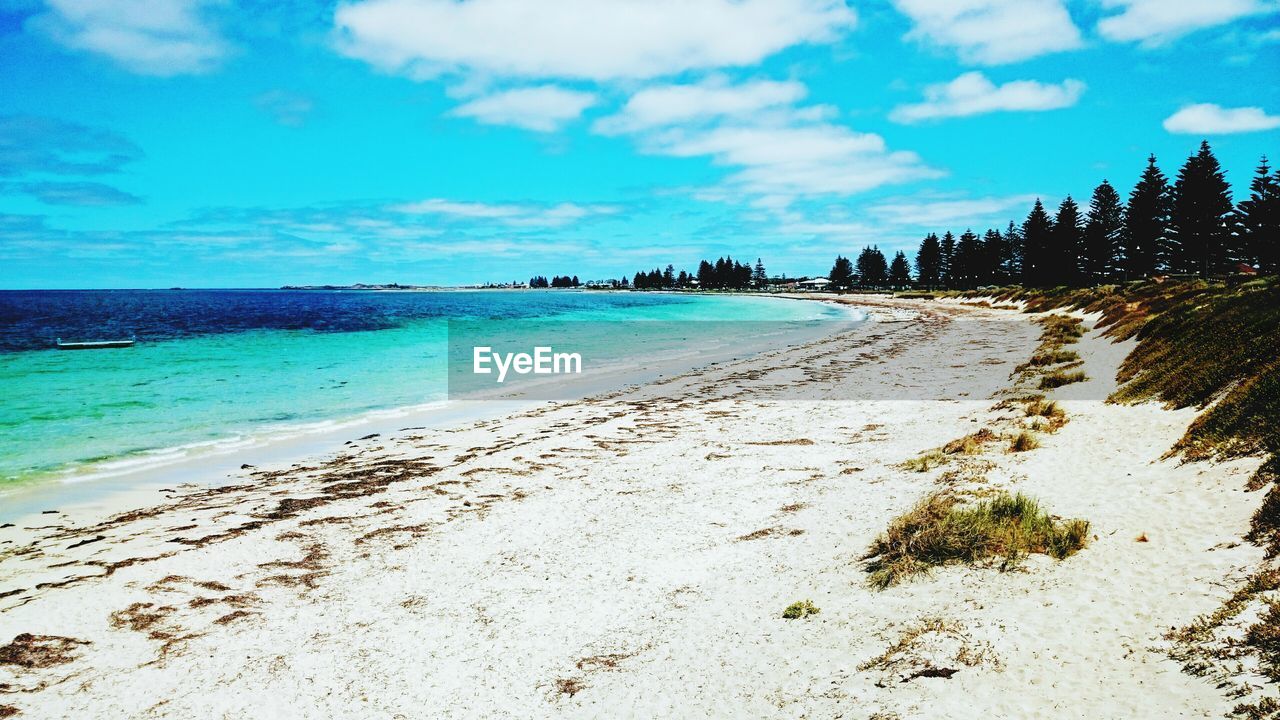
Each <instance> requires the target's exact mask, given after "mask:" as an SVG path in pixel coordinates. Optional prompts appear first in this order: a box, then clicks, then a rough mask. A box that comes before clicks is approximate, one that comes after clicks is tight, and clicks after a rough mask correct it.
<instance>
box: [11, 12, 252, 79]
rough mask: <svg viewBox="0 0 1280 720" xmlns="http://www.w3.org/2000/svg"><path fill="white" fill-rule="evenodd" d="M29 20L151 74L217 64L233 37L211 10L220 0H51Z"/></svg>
mask: <svg viewBox="0 0 1280 720" xmlns="http://www.w3.org/2000/svg"><path fill="white" fill-rule="evenodd" d="M46 3H47V5H48V10H47V11H46V12H44V13H41V14H39V15H36V16H35V17H32V18H31V19H30V20H28V21H27V26H28V27H29V28H31V29H34V30H36V31H38V32H41V33H43V34H45V35H47V36H48V37H50V38H52V39H53V40H54V41H56V42H58V43H59V44H61V45H64V46H66V47H68V48H72V49H74V50H83V51H87V52H92V53H98V54H101V55H105V56H107V57H109V58H111V59H112V60H114V61H115V62H116V63H118V64H120V65H121V66H122V67H124V68H125V69H127V70H130V71H132V72H136V73H141V74H146V75H160V76H171V75H183V74H189V73H200V72H205V71H208V70H210V69H212V68H213V67H215V66H216V65H217V63H218V61H219V60H221V59H222V57H223V56H224V55H226V53H227V52H228V46H227V43H226V42H225V41H224V40H223V39H222V38H221V37H220V36H219V35H218V33H217V32H216V31H215V30H214V29H213V28H212V27H211V26H210V25H209V24H208V23H207V21H206V18H205V14H206V13H205V11H206V10H207V8H208V7H210V6H212V5H216V4H220V0H46Z"/></svg>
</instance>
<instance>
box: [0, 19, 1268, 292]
mask: <svg viewBox="0 0 1280 720" xmlns="http://www.w3.org/2000/svg"><path fill="white" fill-rule="evenodd" d="M1277 77H1280V2H1277V0H1215V2H1213V3H1206V2H1189V1H1186V0H1083V1H1080V2H1069V1H1066V0H893V1H892V2H889V1H885V2H849V3H844V2H840V1H838V0H644V1H640V0H537V1H535V0H463V1H461V2H459V1H456V0H354V1H348V2H341V3H308V2H302V1H301V0H287V1H282V2H271V1H269V0H0V287H4V288H32V287H169V286H184V287H233V286H234V287H244V286H250V287H264V286H277V285H280V284H285V283H294V284H302V283H351V282H401V283H420V284H465V283H478V282H485V281H493V282H500V281H509V280H513V279H527V278H528V277H529V276H530V275H533V274H543V275H551V274H562V273H568V274H577V275H579V276H580V277H582V278H583V279H587V278H605V277H617V276H620V275H623V274H630V273H632V272H634V271H635V270H636V269H639V268H642V267H652V266H654V265H657V264H663V265H665V264H666V263H667V262H673V263H675V265H676V266H677V268H682V267H683V268H689V269H693V268H694V267H696V264H697V261H698V260H699V259H700V258H702V257H714V256H717V255H720V254H724V253H733V254H734V255H735V256H736V257H740V258H743V259H749V260H754V259H755V258H756V257H762V258H763V259H764V261H765V264H766V265H767V266H768V268H769V269H770V271H771V272H772V273H774V274H777V273H781V272H785V273H787V274H789V275H799V274H806V273H807V274H820V273H823V272H825V271H826V270H827V269H828V268H829V267H830V265H831V259H832V258H833V257H834V256H835V255H836V254H837V253H843V254H846V255H847V254H850V253H855V252H856V251H857V250H858V249H859V248H861V247H862V246H864V245H867V244H873V243H874V244H878V245H879V246H880V247H881V248H882V249H887V250H897V249H905V250H909V251H911V252H909V254H912V252H913V251H914V248H915V246H916V245H917V243H918V241H919V238H920V237H921V236H922V235H923V234H924V233H926V232H929V231H939V232H940V231H944V230H948V229H952V230H956V231H962V230H964V229H965V228H966V227H973V228H974V229H984V228H986V227H988V226H992V225H994V226H998V227H1003V226H1004V225H1005V224H1006V223H1007V222H1008V221H1009V220H1010V219H1014V220H1019V221H1020V220H1021V219H1022V218H1023V217H1024V216H1025V214H1026V212H1027V210H1028V209H1029V205H1030V203H1031V201H1032V200H1033V199H1034V198H1035V197H1036V196H1040V197H1043V198H1045V199H1046V201H1049V202H1053V203H1055V204H1056V202H1057V201H1059V200H1060V199H1061V198H1062V197H1064V196H1066V195H1067V194H1072V195H1073V196H1075V197H1076V198H1077V199H1079V200H1081V201H1082V202H1083V201H1087V197H1088V195H1089V193H1090V191H1091V189H1092V188H1093V186H1094V185H1096V184H1097V183H1098V182H1099V181H1100V180H1102V179H1103V178H1107V179H1109V180H1110V181H1111V182H1112V183H1113V184H1115V185H1116V186H1117V188H1119V189H1120V191H1121V193H1122V194H1127V192H1128V190H1129V189H1130V188H1131V186H1132V184H1133V182H1134V181H1135V180H1136V179H1137V176H1138V174H1139V173H1140V171H1141V169H1142V167H1143V166H1144V164H1145V159H1146V156H1147V154H1148V153H1155V154H1156V155H1157V156H1158V158H1159V161H1160V164H1161V166H1162V167H1163V168H1164V170H1165V172H1166V173H1167V174H1169V175H1171V176H1172V175H1173V174H1175V173H1176V171H1177V168H1178V166H1179V165H1180V163H1181V162H1182V160H1184V159H1185V158H1186V156H1187V155H1188V154H1190V153H1191V152H1192V151H1193V150H1194V149H1195V148H1196V146H1197V145H1198V143H1199V141H1200V140H1201V138H1208V139H1209V141H1210V142H1211V143H1212V144H1213V147H1214V149H1215V151H1216V152H1217V154H1218V156H1219V158H1220V159H1221V161H1222V163H1223V165H1224V167H1225V168H1226V170H1227V174H1228V179H1229V180H1230V181H1231V182H1232V183H1233V185H1234V186H1235V188H1236V192H1237V194H1240V193H1241V192H1243V190H1244V188H1245V186H1246V185H1247V183H1248V179H1249V177H1250V175H1251V174H1252V172H1253V169H1254V167H1255V166H1256V164H1257V161H1258V158H1259V156H1260V155H1261V154H1263V153H1271V154H1272V155H1273V156H1275V155H1280V86H1278V83H1277V82H1276V78H1277Z"/></svg>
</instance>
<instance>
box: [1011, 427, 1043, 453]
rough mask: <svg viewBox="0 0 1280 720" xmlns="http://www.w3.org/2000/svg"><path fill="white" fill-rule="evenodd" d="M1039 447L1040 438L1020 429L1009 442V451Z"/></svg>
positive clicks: (1022, 450) (1025, 450) (1023, 450)
mask: <svg viewBox="0 0 1280 720" xmlns="http://www.w3.org/2000/svg"><path fill="white" fill-rule="evenodd" d="M1038 447H1040V438H1038V437H1036V434H1035V433H1031V432H1027V431H1025V430H1024V431H1022V432H1020V433H1018V434H1017V435H1016V436H1015V437H1014V438H1013V441H1012V442H1010V443H1009V452H1027V451H1028V450H1035V449H1036V448H1038Z"/></svg>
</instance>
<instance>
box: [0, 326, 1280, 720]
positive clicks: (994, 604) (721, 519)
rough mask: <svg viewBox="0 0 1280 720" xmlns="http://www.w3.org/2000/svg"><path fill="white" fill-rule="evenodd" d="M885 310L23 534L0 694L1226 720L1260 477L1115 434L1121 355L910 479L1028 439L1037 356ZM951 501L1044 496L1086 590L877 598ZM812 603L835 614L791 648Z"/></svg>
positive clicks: (1095, 348)
mask: <svg viewBox="0 0 1280 720" xmlns="http://www.w3.org/2000/svg"><path fill="white" fill-rule="evenodd" d="M876 306H877V309H876V312H875V313H874V317H875V319H876V321H875V322H871V323H867V324H866V325H864V326H862V327H861V328H859V329H858V330H856V331H854V332H852V333H846V334H843V335H840V336H836V337H832V338H828V339H825V340H821V341H817V342H813V343H810V344H808V345H805V346H802V347H795V348H787V349H783V350H778V351H776V352H772V353H769V354H767V355H764V356H759V357H755V358H751V359H748V360H743V361H737V362H731V363H725V364H722V365H718V366H716V367H713V368H710V369H708V370H706V371H704V372H700V373H696V374H690V375H685V376H681V377H678V378H673V379H669V380H667V381H664V382H662V383H657V384H654V385H652V386H648V387H646V388H644V389H641V390H640V391H637V392H635V393H626V394H617V395H615V396H608V397H601V398H595V399H592V400H588V401H583V402H576V403H567V404H561V405H555V406H551V407H548V408H546V409H542V410H538V411H534V412H529V413H524V414H521V415H517V416H514V417H511V418H506V419H503V420H501V421H488V422H481V423H475V424H472V425H469V426H465V427H461V428H456V429H452V430H443V431H430V432H426V431H408V432H405V433H402V434H401V435H400V436H398V437H378V438H371V439H367V440H363V441H359V442H357V443H355V444H353V445H351V446H348V447H346V448H344V449H343V450H342V451H341V452H340V453H339V454H337V455H333V456H329V457H317V458H314V459H313V460H312V461H311V462H309V463H307V464H305V465H303V466H295V467H285V468H260V469H249V470H246V471H245V476H244V478H243V481H242V482H238V483H236V484H234V485H232V486H229V487H226V488H220V489H216V490H208V489H181V488H177V486H175V491H174V492H171V493H168V495H169V499H168V500H167V501H166V502H165V503H164V504H162V505H159V506H157V507H154V508H145V509H137V510H134V511H131V512H129V513H126V514H124V515H120V516H117V517H115V518H112V519H106V520H93V519H90V518H71V517H69V516H66V515H57V516H54V515H49V516H43V517H42V518H32V519H29V520H28V521H27V522H23V523H19V524H18V525H17V526H16V527H11V528H5V529H0V541H3V542H4V543H5V544H4V545H0V548H3V552H4V555H3V557H2V559H0V595H3V597H0V609H2V610H3V611H2V612H0V638H3V640H0V642H3V641H7V640H8V639H9V638H13V637H15V636H18V635H19V634H21V633H30V634H34V635H35V636H53V638H44V637H35V638H27V639H24V640H22V641H21V642H19V643H16V644H15V645H13V646H10V647H11V648H16V649H21V650H23V652H24V653H25V654H24V655H23V656H22V657H21V658H19V659H20V660H24V661H25V665H24V664H17V663H14V662H9V663H7V664H0V683H3V684H0V705H8V706H12V707H14V708H16V709H17V710H18V711H20V713H21V715H20V717H39V718H46V717H47V718H55V717H68V718H125V717H129V718H134V717H137V718H265V717H279V718H295V717H296V718H303V717H306V718H330V717H358V718H428V717H476V718H480V717H486V718H487V717H611V718H612V717H785V718H793V717H794V718H807V717H822V718H836V717H843V718H873V717H875V718H891V717H901V718H991V717H1002V718H1003V717H1009V718H1012V717H1021V718H1030V717H1044V718H1075V717H1079V718H1112V717H1114V718H1165V717H1220V716H1221V715H1222V714H1223V713H1224V712H1225V711H1226V710H1227V709H1229V707H1230V705H1231V702H1230V701H1229V700H1228V699H1227V698H1225V697H1223V696H1222V694H1221V693H1220V692H1219V691H1218V690H1217V689H1215V687H1213V685H1212V684H1211V683H1209V682H1206V681H1204V680H1201V679H1198V678H1195V677H1191V676H1189V675H1186V674H1184V673H1183V672H1181V670H1180V668H1179V664H1178V663H1177V662H1174V661H1173V660H1170V659H1169V658H1168V657H1167V655H1166V654H1165V648H1164V643H1165V641H1164V640H1163V634H1164V633H1165V632H1166V631H1168V630H1169V629H1170V627H1172V626H1179V625H1183V624H1185V623H1187V622H1188V621H1190V620H1191V619H1192V618H1193V617H1195V616H1196V615H1197V614H1200V613H1204V612H1209V611H1211V610H1212V609H1213V608H1214V607H1215V606H1216V605H1217V604H1218V603H1219V602H1221V600H1222V599H1223V598H1224V597H1225V596H1226V595H1227V594H1229V592H1230V581H1235V580H1238V579H1239V577H1240V576H1241V575H1242V574H1243V573H1245V572H1246V571H1247V569H1248V568H1249V567H1250V566H1251V565H1252V564H1253V563H1256V562H1257V560H1258V559H1259V558H1260V556H1261V551H1260V550H1258V549H1257V548H1254V547H1251V546H1249V545H1247V544H1241V543H1240V541H1239V538H1240V537H1241V536H1242V535H1243V534H1244V532H1245V530H1246V528H1247V523H1248V517H1249V514H1250V513H1251V512H1252V510H1253V508H1254V507H1255V506H1256V505H1257V503H1258V502H1259V501H1260V500H1261V497H1260V495H1259V494H1251V493H1246V492H1244V491H1243V487H1244V484H1245V480H1246V478H1247V477H1248V473H1249V472H1251V471H1252V470H1253V468H1254V466H1255V465H1256V462H1255V461H1241V462H1237V463H1229V464H1220V465H1179V464H1178V463H1177V462H1176V461H1175V460H1168V459H1162V456H1163V455H1164V453H1165V452H1166V451H1167V450H1168V448H1169V447H1170V446H1171V445H1172V444H1173V443H1174V441H1175V440H1176V439H1177V438H1178V437H1179V436H1180V435H1181V434H1182V432H1183V430H1184V429H1185V427H1186V425H1187V424H1188V422H1189V421H1190V420H1191V418H1192V417H1193V415H1192V414H1191V413H1190V412H1185V411H1184V412H1170V411H1166V410H1163V409H1160V408H1158V407H1156V406H1151V405H1147V406H1136V407H1119V406H1108V405H1104V404H1103V403H1101V402H1100V401H1099V400H1098V399H1097V398H1100V397H1105V395H1106V393H1107V391H1108V389H1109V388H1110V387H1111V380H1110V379H1111V378H1113V377H1114V374H1115V368H1116V367H1117V365H1118V363H1119V362H1120V360H1121V358H1122V357H1123V356H1124V354H1125V352H1126V351H1127V347H1126V346H1115V345H1112V344H1110V343H1109V342H1108V341H1105V340H1102V339H1099V338H1097V337H1095V336H1094V335H1092V334H1091V335H1090V336H1088V337H1086V338H1085V339H1084V341H1083V342H1082V343H1081V344H1080V345H1079V346H1078V349H1079V350H1080V352H1081V355H1082V356H1083V357H1084V360H1085V369H1086V371H1087V372H1088V374H1089V375H1090V377H1091V378H1093V379H1092V380H1090V381H1089V383H1085V384H1081V385H1075V386H1068V387H1065V388H1062V389H1061V390H1060V391H1058V392H1057V393H1056V396H1057V397H1060V398H1062V399H1063V405H1064V407H1065V409H1066V410H1067V413H1068V418H1069V422H1068V423H1067V425H1066V426H1065V427H1063V428H1062V429H1061V430H1059V431H1058V432H1057V433H1055V434H1052V435H1045V436H1044V437H1043V446H1042V447H1040V448H1039V449H1037V450H1033V451H1030V452H1025V453H1017V454H1013V453H1009V452H1006V450H1005V448H1006V447H1007V443H1003V442H998V443H992V444H991V446H990V447H989V449H988V450H987V451H986V452H984V453H982V454H980V455H975V456H969V457H966V458H963V459H958V460H957V461H955V462H954V463H951V464H949V465H947V466H944V467H942V468H939V469H937V470H933V471H930V472H924V473H917V472H910V471H908V470H906V469H903V468H901V467H899V466H898V464H899V463H901V462H902V461H904V460H906V459H908V458H911V457H914V456H916V455H918V454H919V453H921V452H923V451H926V450H928V449H930V448H934V447H937V446H940V445H942V444H944V443H946V442H947V441H949V440H953V439H955V438H958V437H960V436H963V435H966V434H968V433H972V432H974V431H975V430H977V429H979V428H982V427H990V428H991V429H993V430H994V431H995V432H997V433H1008V432H1010V431H1011V430H1014V429H1016V428H1017V427H1019V424H1020V423H1022V422H1024V420H1025V418H1022V417H1021V414H1022V413H1021V412H1020V411H1018V410H1017V409H1013V410H1007V409H1005V410H1002V409H996V406H997V404H998V401H999V400H1000V398H1001V397H1003V394H1002V393H1004V392H1005V391H1006V389H1007V388H1010V387H1011V386H1012V385H1013V382H1014V381H1013V379H1011V376H1012V375H1013V372H1014V367H1015V366H1016V365H1017V364H1019V363H1021V362H1023V361H1025V360H1026V359H1027V358H1028V357H1029V356H1030V354H1031V352H1032V350H1033V348H1034V347H1035V345H1036V338H1037V336H1038V334H1039V328H1038V327H1036V326H1035V325H1033V324H1032V323H1031V322H1029V320H1028V318H1027V317H1026V316H1024V315H1021V314H1019V313H1012V312H1008V311H1003V310H994V309H986V308H975V307H962V306H953V305H942V304H937V305H927V306H926V305H920V304H911V303H906V302H901V301H899V302H897V303H894V302H892V301H878V302H877V303H876ZM872 387H874V388H877V392H869V391H864V390H865V389H867V388H872ZM860 389H861V390H860ZM885 389H891V391H892V392H891V393H888V395H893V396H896V397H900V398H902V399H896V400H893V399H886V397H887V394H886V392H884V390H885ZM801 390H802V391H803V392H801ZM815 398H824V399H815ZM1073 398H1074V399H1073ZM944 484H951V485H955V486H966V487H976V486H981V487H991V488H1005V489H1010V490H1019V491H1023V492H1026V493H1028V494H1031V495H1033V496H1035V497H1037V498H1039V499H1040V500H1041V501H1042V502H1043V504H1044V505H1045V507H1047V508H1048V509H1049V510H1050V511H1051V512H1054V513H1056V514H1059V515H1062V516H1064V517H1079V518H1085V519H1087V520H1089V521H1091V523H1092V526H1093V534H1094V535H1095V536H1096V538H1095V539H1094V540H1093V542H1092V543H1091V544H1090V545H1089V547H1087V548H1086V549H1085V550H1083V551H1082V552H1080V553H1079V554H1077V555H1075V556H1073V557H1071V558H1069V559H1067V560H1065V561H1061V562H1059V561H1055V560H1051V559H1048V558H1046V557H1044V556H1033V557H1031V558H1029V559H1028V560H1027V561H1026V562H1025V563H1024V564H1023V565H1022V567H1021V568H1019V569H1017V570H1014V571H1011V572H1001V571H999V570H998V569H996V568H994V567H950V568H945V569H942V570H940V571H938V572H935V573H934V574H933V575H931V576H928V577H921V578H918V579H915V580H912V581H910V582H907V583H905V584H902V585H898V586H894V587H891V588H889V589H888V590H885V591H875V590H872V589H870V588H869V587H868V586H867V584H866V573H865V571H864V569H863V563H862V561H861V559H860V558H861V556H862V555H863V553H864V552H865V550H866V548H867V546H868V545H869V544H870V543H871V542H872V540H873V539H874V538H875V537H876V535H877V534H879V533H880V532H881V531H882V530H883V529H884V528H885V525H886V524H887V522H888V521H889V520H890V519H891V518H892V517H894V516H896V515H898V514H900V513H902V512H903V511H905V510H906V509H908V508H909V507H911V505H912V504H913V503H914V502H916V501H917V500H918V499H919V498H920V497H922V496H924V495H925V494H927V493H929V492H931V491H934V490H936V489H938V488H939V487H941V486H942V485H944ZM1142 535H1145V537H1146V539H1147V541H1146V542H1138V541H1137V540H1136V538H1138V537H1139V536H1142ZM802 599H811V600H812V601H813V602H814V604H815V605H817V606H818V607H819V608H820V609H821V611H820V613H818V614H817V615H815V616H812V617H810V618H807V619H803V620H784V619H782V618H781V613H782V610H783V608H785V607H786V606H787V605H788V604H790V603H791V602H793V601H796V600H802ZM54 638H64V639H63V640H57V639H54ZM927 668H933V669H935V670H937V669H945V670H950V671H954V672H951V673H949V677H943V676H942V675H945V674H948V673H925V674H923V675H922V674H920V670H921V669H927Z"/></svg>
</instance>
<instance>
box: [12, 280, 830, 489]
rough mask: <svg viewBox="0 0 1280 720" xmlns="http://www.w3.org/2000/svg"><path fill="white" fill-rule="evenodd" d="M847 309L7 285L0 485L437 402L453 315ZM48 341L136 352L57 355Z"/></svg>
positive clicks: (463, 294) (731, 314) (88, 473)
mask: <svg viewBox="0 0 1280 720" xmlns="http://www.w3.org/2000/svg"><path fill="white" fill-rule="evenodd" d="M842 317H847V311H846V310H842V309H840V308H836V307H833V306H830V305H827V304H825V303H814V302H799V301H794V300H784V299H778V298H767V297H757V296H741V295H700V294H664V293H611V292H590V291H557V290H551V291H439V292H386V291H343V290H334V291H327V290H305V291H284V290H104V291H98V290H83V291H0V492H3V491H4V490H5V489H12V488H16V487H20V486H23V485H26V484H30V483H35V482H41V481H46V480H50V479H62V480H76V479H84V478H89V477H93V476H95V475H98V474H102V473H108V472H122V471H128V470H129V469H130V468H132V467H137V466H144V465H150V464H155V463H161V462H165V461H168V460H172V459H181V458H187V457H191V456H192V455H193V454H194V453H199V452H201V451H202V450H205V449H219V450H222V449H228V448H234V447H235V446H237V444H250V443H258V442H262V441H263V439H264V438H270V437H276V436H279V437H287V436H292V435H298V434H303V433H307V432H314V431H318V430H323V429H326V428H332V427H334V426H335V425H337V424H340V423H342V422H346V421H350V420H352V419H355V418H360V417H364V416H368V415H369V414H375V413H393V412H396V411H398V410H402V409H405V408H415V409H419V410H421V409H424V407H425V408H427V409H429V408H430V407H432V406H434V405H437V404H439V405H441V406H443V404H444V403H445V402H446V401H447V399H448V398H447V374H448V373H447V367H446V356H447V352H448V345H447V339H448V329H447V328H448V321H449V320H503V321H507V320H566V321H592V322H593V323H597V324H598V323H608V322H614V321H619V322H620V321H630V320H660V321H666V322H667V323H674V322H684V321H689V322H702V321H814V322H817V321H821V320H833V319H839V318H842ZM58 338H61V339H62V340H64V341H81V340H101V339H120V338H136V339H137V344H136V345H135V346H134V347H131V348H126V349H116V350H86V351H62V350H57V349H55V348H54V345H55V342H56V340H57V339H58ZM624 340H625V341H624ZM595 342H596V345H597V346H596V347H593V348H592V352H593V355H594V357H596V358H597V359H601V360H604V361H610V360H612V361H615V362H622V361H624V360H625V358H626V357H627V356H628V355H629V354H632V353H635V352H636V350H637V348H636V347H635V339H634V336H629V337H628V336H624V334H621V333H620V334H619V339H618V340H617V341H616V342H613V343H609V342H604V343H601V342H600V341H599V340H598V339H597V340H596V341H595ZM668 345H669V346H668V347H662V343H660V342H657V341H656V339H650V340H648V341H646V343H645V352H646V353H654V352H671V353H679V352H680V348H678V347H676V343H669V344H668ZM690 362H695V361H694V360H692V359H691V360H690Z"/></svg>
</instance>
